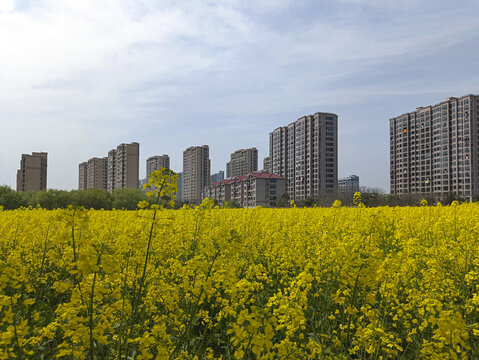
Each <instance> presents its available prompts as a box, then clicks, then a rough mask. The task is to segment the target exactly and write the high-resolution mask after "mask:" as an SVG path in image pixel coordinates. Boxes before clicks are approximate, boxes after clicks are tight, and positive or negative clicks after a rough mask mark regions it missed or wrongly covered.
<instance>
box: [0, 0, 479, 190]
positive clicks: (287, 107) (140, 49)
mask: <svg viewBox="0 0 479 360" xmlns="http://www.w3.org/2000/svg"><path fill="white" fill-rule="evenodd" d="M478 14H479V1H477V0H457V1H449V0H448V1H443V0H310V1H307V0H305V1H302V0H291V1H290V0H256V1H254V0H252V1H246V0H243V1H241V0H209V1H200V0H197V1H194V0H191V1H190V0H175V1H173V0H171V1H152V0H102V1H98V0H82V1H78V0H62V1H58V0H0V185H2V184H4V185H8V186H10V187H12V188H15V186H16V170H17V169H18V168H19V163H20V159H21V154H22V153H31V152H39V151H46V152H48V184H47V186H48V188H52V189H66V190H70V189H76V188H77V187H78V164H79V163H81V162H83V161H86V160H88V159H90V158H92V157H95V156H96V157H103V156H107V153H108V151H109V150H110V149H113V148H116V146H117V145H119V144H120V143H129V142H132V141H136V142H139V143H140V177H141V178H143V177H145V162H146V158H148V157H150V156H153V155H161V154H168V155H169V156H170V158H171V168H172V169H173V170H175V171H181V170H182V156H183V150H185V149H186V148H187V147H189V146H196V145H203V144H206V145H209V148H210V158H211V172H212V173H215V172H217V171H219V170H225V164H226V162H227V161H228V160H229V156H230V154H231V153H232V152H233V151H235V150H238V149H241V148H249V147H256V148H257V149H258V151H259V168H260V169H261V168H262V160H263V157H265V156H267V155H268V152H269V133H270V132H271V131H272V130H274V129H275V128H277V127H280V126H285V125H287V124H289V123H291V122H293V121H295V120H297V119H298V118H300V117H301V116H304V115H309V114H314V113H315V112H332V113H335V114H337V115H338V117H339V119H338V175H339V177H345V176H348V175H351V174H356V175H358V176H359V178H360V185H361V186H368V187H375V188H380V189H383V190H384V191H386V192H389V134H388V131H389V121H388V120H389V119H390V118H392V117H395V116H399V115H401V114H404V113H406V112H410V111H414V110H415V109H416V107H419V106H426V105H433V104H437V103H439V102H441V101H442V100H444V99H445V98H447V97H450V96H457V97H458V96H462V95H466V94H479V71H478V70H479V20H478Z"/></svg>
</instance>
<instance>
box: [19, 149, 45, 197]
mask: <svg viewBox="0 0 479 360" xmlns="http://www.w3.org/2000/svg"><path fill="white" fill-rule="evenodd" d="M47 158H48V153H46V152H33V153H32V155H28V154H22V160H21V161H20V169H19V170H18V171H17V191H29V190H46V188H47Z"/></svg>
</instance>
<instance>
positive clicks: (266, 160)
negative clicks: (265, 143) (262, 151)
mask: <svg viewBox="0 0 479 360" xmlns="http://www.w3.org/2000/svg"><path fill="white" fill-rule="evenodd" d="M263 171H265V172H272V169H271V158H270V157H269V156H266V157H265V158H264V159H263Z"/></svg>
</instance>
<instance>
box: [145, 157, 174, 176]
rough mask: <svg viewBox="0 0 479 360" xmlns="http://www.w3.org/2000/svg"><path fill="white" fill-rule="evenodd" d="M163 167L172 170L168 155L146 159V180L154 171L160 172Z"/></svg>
mask: <svg viewBox="0 0 479 360" xmlns="http://www.w3.org/2000/svg"><path fill="white" fill-rule="evenodd" d="M162 167H163V168H165V169H169V168H170V157H169V156H168V155H166V154H163V155H157V156H151V157H149V158H148V159H146V178H147V179H149V178H150V175H151V173H152V172H153V171H155V170H160V168H162Z"/></svg>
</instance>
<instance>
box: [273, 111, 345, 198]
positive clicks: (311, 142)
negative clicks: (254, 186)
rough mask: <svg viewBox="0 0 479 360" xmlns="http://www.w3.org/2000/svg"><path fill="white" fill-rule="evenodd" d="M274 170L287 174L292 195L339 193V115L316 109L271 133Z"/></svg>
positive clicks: (275, 172) (288, 191) (291, 196)
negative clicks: (316, 110)
mask: <svg viewBox="0 0 479 360" xmlns="http://www.w3.org/2000/svg"><path fill="white" fill-rule="evenodd" d="M269 156H270V159H271V160H270V161H271V171H272V173H274V174H277V175H280V176H283V177H285V178H286V186H287V193H288V196H289V197H290V199H294V200H301V199H306V198H317V197H319V196H321V194H324V193H336V192H337V184H338V116H337V115H336V114H331V113H320V112H317V113H315V114H314V115H307V116H303V117H301V118H299V119H298V120H296V121H295V122H293V123H291V124H289V125H288V126H283V127H279V128H277V129H275V130H274V131H273V132H271V133H270V134H269Z"/></svg>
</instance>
